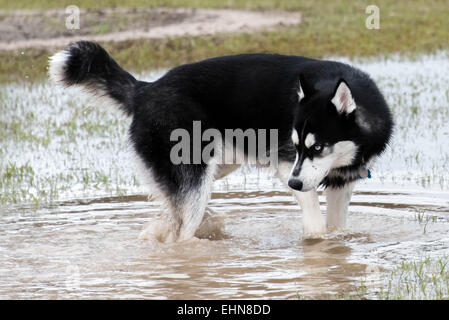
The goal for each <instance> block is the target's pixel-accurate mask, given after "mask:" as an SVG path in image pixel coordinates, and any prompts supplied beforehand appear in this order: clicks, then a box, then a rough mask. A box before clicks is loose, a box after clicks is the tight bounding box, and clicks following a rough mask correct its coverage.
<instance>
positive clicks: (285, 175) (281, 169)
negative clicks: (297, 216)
mask: <svg viewBox="0 0 449 320" xmlns="http://www.w3.org/2000/svg"><path fill="white" fill-rule="evenodd" d="M297 160H298V156H296V161H297ZM293 167H294V166H293ZM291 171H292V165H291V163H290V162H281V163H279V166H278V169H277V175H278V177H279V179H281V181H282V182H283V183H285V185H287V184H288V179H289V177H290V175H291ZM290 190H291V189H290ZM292 192H293V195H294V196H295V198H296V199H297V200H298V202H299V205H300V206H301V208H302V210H303V219H302V222H303V236H304V238H320V237H322V236H323V235H324V234H325V233H326V223H325V221H324V218H323V215H322V213H321V209H320V202H319V200H318V194H317V192H316V190H310V191H309V192H300V191H295V190H292Z"/></svg>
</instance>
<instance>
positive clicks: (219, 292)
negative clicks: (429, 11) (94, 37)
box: [0, 52, 449, 299]
mask: <svg viewBox="0 0 449 320" xmlns="http://www.w3.org/2000/svg"><path fill="white" fill-rule="evenodd" d="M349 62H350V61H349ZM352 63H354V64H355V65H357V66H359V67H360V68H361V69H362V70H366V71H368V72H369V73H370V74H371V75H372V77H373V78H374V79H375V80H376V82H377V83H378V85H379V87H380V89H381V90H382V91H383V92H384V95H385V98H386V99H387V101H388V103H389V104H390V106H391V108H392V111H393V113H394V117H395V120H396V128H395V133H394V137H393V140H392V142H391V145H390V147H389V148H388V150H387V152H386V153H385V154H384V155H383V156H382V157H381V158H380V159H379V161H378V162H377V163H376V164H375V166H374V168H373V170H372V173H373V178H372V179H371V180H366V181H363V182H361V183H359V184H358V185H357V187H356V192H355V195H354V197H353V199H352V202H351V206H350V214H349V217H348V230H347V231H345V232H334V233H330V234H328V235H327V236H326V237H325V238H324V239H320V240H313V241H311V240H303V239H302V238H301V231H300V230H301V228H302V225H301V223H302V221H301V219H302V214H301V211H300V209H299V207H298V206H297V205H296V203H295V201H294V199H293V198H292V197H291V196H290V195H289V193H288V192H287V189H286V188H285V187H284V186H282V185H281V184H280V182H279V181H278V180H276V179H272V178H271V176H270V175H267V174H266V173H263V172H262V173H259V172H254V171H251V170H249V171H248V170H246V171H245V170H242V171H237V172H235V173H233V174H231V175H230V176H229V177H226V178H225V179H223V180H220V181H218V182H216V183H215V185H214V193H213V197H212V201H211V203H210V209H211V210H210V212H211V216H212V217H213V218H210V219H209V220H207V221H206V222H207V223H206V224H205V226H206V227H205V228H203V229H202V232H201V234H199V236H200V238H201V239H194V240H192V241H189V242H188V243H176V244H160V243H159V244H158V243H152V242H148V241H143V240H139V239H138V235H139V233H140V232H141V230H142V228H143V226H144V225H145V224H146V223H148V222H151V221H154V220H155V219H157V218H158V216H159V215H160V208H159V204H158V203H156V202H153V201H147V199H146V197H145V196H144V194H145V188H144V187H143V186H142V185H140V184H139V183H138V180H139V179H138V177H136V175H135V174H134V172H135V171H134V170H133V167H132V165H131V163H132V157H131V156H130V154H131V153H130V152H129V150H128V149H127V147H126V146H127V137H126V130H127V128H128V125H129V119H121V118H119V117H118V116H117V114H114V113H113V112H112V110H110V109H108V108H103V107H101V108H100V107H98V106H96V105H95V106H93V107H92V106H89V103H90V102H89V101H87V100H83V98H81V97H80V96H79V93H78V92H77V91H69V90H65V89H62V88H59V87H55V86H52V85H49V84H42V83H37V84H29V83H16V84H8V85H4V86H2V87H0V95H1V96H2V101H1V103H0V111H1V115H2V116H1V118H0V121H2V123H1V126H0V136H1V139H2V140H1V141H0V177H1V178H4V177H6V178H7V177H8V176H13V177H14V174H15V175H17V176H18V178H17V179H9V180H8V179H6V178H5V179H4V181H5V183H4V184H2V183H3V182H4V181H3V180H0V199H6V201H7V203H6V204H5V205H2V206H0V298H35V299H39V298H50V299H58V298H59V299H67V298H81V299H87V298H105V299H107V298H120V299H126V298H170V299H178V298H179V299H181V298H182V299H203V298H208V299H214V298H218V299H221V298H223V299H224V298H289V299H296V298H316V297H331V296H341V295H342V294H344V293H351V294H355V295H357V294H358V293H359V291H360V290H361V284H362V282H363V286H366V290H367V294H366V295H367V297H372V298H376V297H377V294H378V293H379V290H381V288H383V287H385V286H387V285H388V283H387V282H386V281H385V278H384V277H383V276H384V275H385V274H386V273H388V271H389V270H391V269H392V268H394V267H396V266H398V265H399V264H400V263H401V262H404V261H412V260H419V259H420V258H422V257H432V258H437V257H439V256H443V255H449V223H448V219H449V192H448V189H449V167H448V166H449V144H448V143H447V136H448V135H449V125H448V123H449V111H448V110H449V108H448V107H447V106H448V105H449V90H448V86H447V84H448V83H449V74H448V73H444V72H441V70H446V69H448V68H449V59H448V53H445V52H442V53H438V54H435V55H431V56H423V57H420V58H417V59H416V60H413V61H409V60H406V59H403V58H401V57H396V58H394V57H393V58H390V59H384V60H382V59H377V60H372V61H358V62H352ZM161 74H162V72H157V73H156V74H153V75H151V74H150V75H147V76H146V77H147V79H148V80H152V79H153V80H154V79H156V78H157V77H159V76H160V75H161ZM139 78H142V77H139ZM5 128H6V129H5ZM19 129H20V130H19ZM13 168H16V169H15V170H16V171H15V173H14V170H13ZM17 168H19V169H17ZM23 168H25V169H23ZM22 169H23V170H22ZM11 172H13V173H14V174H13V173H11ZM120 194H126V196H121V197H120V196H117V195H120ZM14 199H15V200H14ZM320 200H321V201H322V210H323V211H324V210H325V202H324V198H323V197H322V196H320ZM8 201H9V202H8ZM49 203H50V204H51V205H49Z"/></svg>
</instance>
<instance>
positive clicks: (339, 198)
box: [326, 182, 355, 229]
mask: <svg viewBox="0 0 449 320" xmlns="http://www.w3.org/2000/svg"><path fill="white" fill-rule="evenodd" d="M354 186H355V182H351V183H348V184H346V185H345V186H344V187H342V188H327V189H326V201H327V210H326V216H327V227H328V228H331V229H344V228H345V227H346V217H347V214H348V206H349V202H350V201H351V196H352V190H353V189H354Z"/></svg>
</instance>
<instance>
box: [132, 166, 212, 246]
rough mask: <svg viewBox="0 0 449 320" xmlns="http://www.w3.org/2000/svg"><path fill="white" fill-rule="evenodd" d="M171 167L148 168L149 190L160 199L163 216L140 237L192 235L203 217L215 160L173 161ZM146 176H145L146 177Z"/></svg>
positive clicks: (166, 238)
mask: <svg viewBox="0 0 449 320" xmlns="http://www.w3.org/2000/svg"><path fill="white" fill-rule="evenodd" d="M171 169H172V170H170V172H167V171H165V170H160V171H157V169H156V168H151V170H147V172H149V173H150V174H147V176H150V180H149V184H150V187H151V188H152V194H153V195H154V196H155V198H156V199H158V200H160V201H161V202H162V206H161V207H162V209H163V213H164V214H163V216H162V219H161V220H160V221H153V222H151V223H149V224H148V226H147V227H146V228H145V229H144V230H143V231H142V233H141V234H140V236H139V237H140V238H141V239H149V240H151V239H156V240H158V241H161V242H174V241H183V240H188V239H190V238H192V237H193V236H194V235H195V232H196V231H197V229H198V227H199V226H200V224H201V222H202V221H203V217H204V213H205V209H206V206H207V203H208V202H209V200H210V195H211V191H212V185H213V181H214V175H215V171H216V164H208V165H179V166H175V165H173V166H172V167H171ZM147 180H148V179H147Z"/></svg>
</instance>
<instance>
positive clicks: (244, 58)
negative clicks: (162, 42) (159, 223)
mask: <svg viewBox="0 0 449 320" xmlns="http://www.w3.org/2000/svg"><path fill="white" fill-rule="evenodd" d="M49 75H50V78H51V79H52V80H54V81H56V82H57V83H60V84H63V85H65V86H72V85H76V86H79V87H84V88H85V89H87V91H88V92H89V93H91V94H92V95H94V96H101V97H105V98H109V101H110V102H111V104H114V105H117V106H118V107H119V108H120V109H121V110H122V111H123V112H124V113H126V114H127V115H129V116H131V117H132V124H131V127H130V129H129V136H130V141H131V144H132V146H133V147H134V150H135V152H136V155H137V158H138V160H140V161H139V162H140V165H141V167H142V168H143V170H144V171H145V176H146V178H147V180H148V181H147V182H148V183H149V184H150V185H151V187H152V188H153V190H155V191H156V193H157V194H158V195H159V196H160V197H161V200H163V201H164V202H165V206H164V207H165V208H166V209H167V211H168V212H169V214H168V221H169V223H168V224H167V228H168V229H169V234H170V236H169V237H167V238H166V239H165V240H167V241H169V240H171V241H182V240H186V239H189V238H192V237H193V236H194V234H195V232H196V230H197V229H198V227H199V226H200V224H201V222H202V220H203V217H204V212H205V210H206V205H207V203H208V201H209V199H210V196H211V189H212V184H213V181H214V180H215V179H219V178H221V177H223V176H225V175H227V174H229V173H230V172H232V171H233V170H235V169H237V168H238V167H239V164H220V163H219V162H217V161H208V162H204V161H202V162H200V163H196V164H191V163H190V164H189V163H178V164H174V163H173V162H172V161H170V152H171V149H172V148H173V146H174V144H175V142H174V141H171V139H170V136H171V133H172V132H173V130H175V129H179V128H182V129H185V130H187V131H188V132H191V131H192V123H193V122H194V121H201V125H202V130H206V129H208V128H215V129H217V130H219V131H220V132H224V130H225V129H237V128H239V129H242V130H246V129H267V130H268V129H277V130H278V141H277V149H276V150H275V152H277V159H278V161H277V164H276V165H275V168H274V169H275V172H276V173H277V176H278V177H279V178H280V179H281V180H282V181H283V182H284V183H285V184H286V185H288V186H289V187H290V188H291V189H292V192H293V194H294V196H295V197H296V198H297V200H298V201H299V204H300V206H301V207H302V210H303V213H304V215H303V233H304V237H306V238H314V237H320V236H322V235H323V234H325V233H326V231H327V228H344V227H345V224H346V215H347V211H348V205H349V201H350V199H351V194H352V190H353V187H354V184H355V182H356V181H357V180H359V179H361V178H363V177H366V176H367V175H368V174H369V166H370V163H371V161H372V160H373V159H374V158H376V157H377V156H379V155H380V154H381V153H382V152H383V151H384V150H385V148H386V146H387V144H388V142H389V139H390V136H391V133H392V128H393V119H392V115H391V113H390V110H389V108H388V106H387V104H386V102H385V99H384V97H383V96H382V94H381V92H380V91H379V89H378V88H377V86H376V85H375V83H374V82H373V80H371V79H370V77H369V76H368V75H367V74H365V73H363V72H362V71H360V70H358V69H356V68H354V67H351V66H349V65H347V64H343V63H339V62H334V61H324V60H316V59H310V58H305V57H300V56H286V55H278V54H240V55H233V56H225V57H217V58H212V59H207V60H204V61H200V62H196V63H190V64H185V65H181V66H178V67H175V68H173V69H171V70H170V71H168V72H167V73H166V74H165V75H164V76H163V77H161V78H160V79H159V80H157V81H155V82H144V81H139V80H136V79H135V78H134V77H133V76H132V75H131V74H129V73H128V72H126V71H125V70H123V69H122V68H121V67H120V66H119V65H118V64H117V63H116V62H115V61H114V60H113V59H112V58H111V57H110V56H109V55H108V53H107V52H106V51H105V50H104V49H103V48H102V47H101V46H100V45H98V44H96V43H93V42H87V41H80V42H77V43H73V44H71V45H69V46H68V47H67V48H66V49H64V50H63V51H60V52H58V53H56V54H55V55H54V56H52V57H51V58H50V68H49ZM201 146H202V147H204V145H201ZM240 151H243V153H247V150H246V149H245V150H240ZM270 152H273V150H271V151H270ZM216 156H218V153H217V154H216ZM320 185H322V186H325V187H326V189H325V193H326V196H327V215H326V216H327V222H326V221H325V220H324V218H323V215H322V213H321V210H320V205H319V201H318V194H317V191H316V188H317V187H318V186H320Z"/></svg>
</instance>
